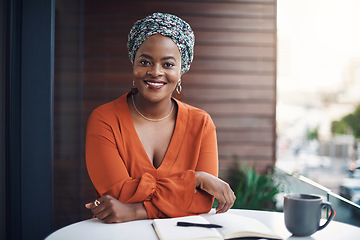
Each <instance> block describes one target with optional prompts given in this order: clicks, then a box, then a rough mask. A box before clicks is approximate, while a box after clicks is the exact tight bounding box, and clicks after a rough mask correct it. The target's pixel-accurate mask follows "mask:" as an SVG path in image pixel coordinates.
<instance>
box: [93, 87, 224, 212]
mask: <svg viewBox="0 0 360 240" xmlns="http://www.w3.org/2000/svg"><path fill="white" fill-rule="evenodd" d="M127 95H128V94H125V95H123V96H122V97H120V98H118V99H116V100H115V101H112V102H110V103H107V104H104V105H102V106H100V107H98V108H96V109H95V110H94V111H93V112H92V114H91V115H90V117H89V120H88V125H87V131H86V165H87V169H88V172H89V175H90V178H91V181H92V183H93V184H94V186H95V188H96V190H97V191H98V193H99V194H100V195H101V196H104V195H111V196H113V197H115V198H117V199H118V200H120V201H121V202H124V203H136V202H143V204H144V207H145V209H146V211H147V214H148V216H149V218H151V219H152V218H165V217H180V216H186V215H192V214H199V213H205V212H208V211H209V210H210V209H211V207H212V204H213V200H214V199H213V197H212V196H211V195H209V194H207V193H206V192H204V191H202V190H197V191H195V171H204V172H207V173H210V174H212V175H214V176H217V174H218V153H217V141H216V132H215V125H214V123H213V121H212V120H211V118H210V116H209V115H208V114H207V113H206V112H204V111H202V110H200V109H197V108H195V107H192V106H190V105H187V104H185V103H183V102H180V101H178V100H175V101H176V103H177V105H178V114H177V119H176V125H175V130H174V133H173V136H172V138H171V141H170V144H169V147H168V149H167V151H166V154H165V157H164V160H163V161H162V163H161V165H160V166H159V167H158V168H155V167H154V166H153V165H152V163H151V162H150V160H149V158H148V156H147V154H146V152H145V150H144V148H143V146H142V143H141V141H140V139H139V137H138V135H137V133H136V130H135V127H134V125H133V122H132V119H131V115H130V111H129V107H128V104H127V101H126V98H127Z"/></svg>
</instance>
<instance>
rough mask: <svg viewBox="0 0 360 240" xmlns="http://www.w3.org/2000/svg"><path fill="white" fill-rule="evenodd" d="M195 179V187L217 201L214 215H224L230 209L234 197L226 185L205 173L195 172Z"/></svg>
mask: <svg viewBox="0 0 360 240" xmlns="http://www.w3.org/2000/svg"><path fill="white" fill-rule="evenodd" d="M195 179H196V187H198V188H200V189H201V190H203V191H205V192H207V193H209V194H210V195H212V196H214V197H215V198H216V199H217V200H218V202H219V205H218V206H217V207H216V213H224V212H226V211H228V210H229V209H230V208H231V207H232V205H233V204H234V202H235V199H236V197H235V194H234V192H233V191H232V190H231V188H230V186H229V184H228V183H226V182H224V181H223V180H221V179H220V178H217V177H215V176H213V175H211V174H209V173H206V172H195Z"/></svg>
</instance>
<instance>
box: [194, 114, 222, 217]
mask: <svg viewBox="0 0 360 240" xmlns="http://www.w3.org/2000/svg"><path fill="white" fill-rule="evenodd" d="M203 131H204V132H203V135H202V136H203V137H202V140H201V147H200V152H199V158H198V162H197V166H196V170H195V171H202V172H207V173H210V174H211V175H213V176H215V177H218V164H219V163H218V147H217V138H216V128H215V125H214V123H213V121H212V119H211V118H210V116H208V118H207V121H206V124H205V126H204V130H203ZM213 203H214V197H213V196H211V195H210V194H208V193H207V192H205V191H203V190H201V189H197V191H196V193H195V195H194V199H193V202H192V204H191V206H190V208H189V214H199V213H206V212H209V211H210V210H211V208H212V206H213Z"/></svg>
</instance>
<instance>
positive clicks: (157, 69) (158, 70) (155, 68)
mask: <svg viewBox="0 0 360 240" xmlns="http://www.w3.org/2000/svg"><path fill="white" fill-rule="evenodd" d="M147 74H149V75H151V76H153V77H158V76H161V75H162V74H164V71H163V69H162V67H161V65H160V64H154V65H152V66H151V68H150V69H149V70H148V71H147Z"/></svg>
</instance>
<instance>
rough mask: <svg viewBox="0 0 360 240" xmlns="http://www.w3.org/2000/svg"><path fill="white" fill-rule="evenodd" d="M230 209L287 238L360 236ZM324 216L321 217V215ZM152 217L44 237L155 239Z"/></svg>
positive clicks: (84, 225)
mask: <svg viewBox="0 0 360 240" xmlns="http://www.w3.org/2000/svg"><path fill="white" fill-rule="evenodd" d="M229 212H231V213H234V214H238V215H242V216H247V217H251V218H255V219H258V220H259V221H261V222H263V223H264V224H265V225H267V226H268V227H270V228H271V229H273V230H274V232H275V233H277V234H278V235H280V236H282V237H283V239H287V240H296V239H299V240H325V239H326V240H328V239H331V240H337V239H338V240H345V239H346V240H358V239H360V228H359V227H356V226H352V225H349V224H345V223H340V222H336V221H331V222H330V224H329V225H328V226H327V227H326V228H324V229H323V230H321V231H318V232H316V233H314V234H313V235H311V236H310V237H294V236H291V233H289V232H288V231H287V229H286V227H285V223H284V214H283V213H279V212H266V211H254V210H238V209H236V210H235V209H231V210H229ZM323 220H324V219H323ZM151 223H152V220H139V221H132V222H126V223H113V224H106V223H102V222H101V221H100V220H98V219H89V220H85V221H81V222H78V223H74V224H72V225H69V226H67V227H64V228H62V229H59V230H57V231H56V232H54V233H52V234H51V235H50V236H48V237H47V238H46V240H64V239H66V240H71V239H87V240H92V239H94V240H95V239H96V240H98V239H102V240H113V239H114V240H115V239H117V240H119V239H132V240H137V239H139V240H147V239H149V240H152V239H153V240H157V239H158V238H157V236H156V233H155V231H154V229H153V227H152V225H151Z"/></svg>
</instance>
